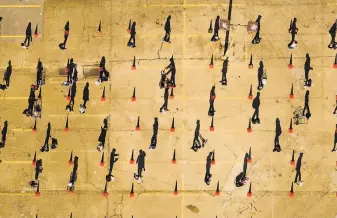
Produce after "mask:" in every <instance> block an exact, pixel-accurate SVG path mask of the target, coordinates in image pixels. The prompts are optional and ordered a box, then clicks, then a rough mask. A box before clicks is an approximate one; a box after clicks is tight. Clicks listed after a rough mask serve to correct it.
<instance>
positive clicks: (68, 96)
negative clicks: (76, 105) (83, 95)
mask: <svg viewBox="0 0 337 218" xmlns="http://www.w3.org/2000/svg"><path fill="white" fill-rule="evenodd" d="M70 89H71V86H69V89H68V95H67V97H66V100H68V101H69V100H70Z"/></svg>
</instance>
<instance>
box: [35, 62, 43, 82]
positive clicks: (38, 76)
mask: <svg viewBox="0 0 337 218" xmlns="http://www.w3.org/2000/svg"><path fill="white" fill-rule="evenodd" d="M42 71H43V65H42V62H41V61H40V59H39V60H38V61H37V67H36V87H37V88H39V87H40V85H41V84H42Z"/></svg>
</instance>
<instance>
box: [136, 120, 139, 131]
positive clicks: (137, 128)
mask: <svg viewBox="0 0 337 218" xmlns="http://www.w3.org/2000/svg"><path fill="white" fill-rule="evenodd" d="M136 131H140V126H139V116H138V120H137V126H136Z"/></svg>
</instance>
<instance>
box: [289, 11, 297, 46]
mask: <svg viewBox="0 0 337 218" xmlns="http://www.w3.org/2000/svg"><path fill="white" fill-rule="evenodd" d="M296 22H297V19H296V17H295V18H294V20H293V21H292V22H291V24H290V28H289V30H288V31H289V33H291V42H290V43H289V44H288V47H289V48H291V46H292V45H293V43H295V44H297V41H296V40H295V35H296V34H297V32H298V29H297V27H296Z"/></svg>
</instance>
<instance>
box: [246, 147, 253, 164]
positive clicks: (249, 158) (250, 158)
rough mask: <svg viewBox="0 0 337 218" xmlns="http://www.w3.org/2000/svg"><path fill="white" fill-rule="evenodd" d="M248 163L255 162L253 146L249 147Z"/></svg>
mask: <svg viewBox="0 0 337 218" xmlns="http://www.w3.org/2000/svg"><path fill="white" fill-rule="evenodd" d="M247 162H248V163H251V162H253V159H252V148H251V147H249V152H248V160H247Z"/></svg>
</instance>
